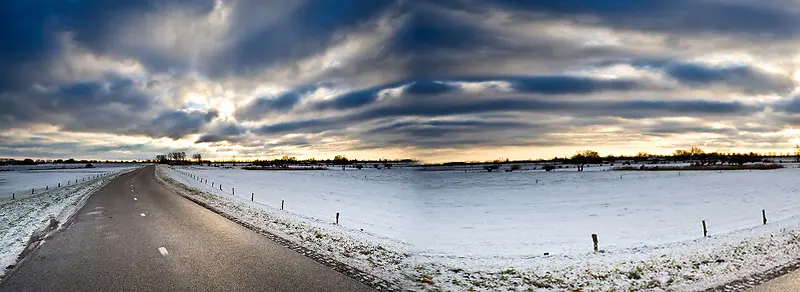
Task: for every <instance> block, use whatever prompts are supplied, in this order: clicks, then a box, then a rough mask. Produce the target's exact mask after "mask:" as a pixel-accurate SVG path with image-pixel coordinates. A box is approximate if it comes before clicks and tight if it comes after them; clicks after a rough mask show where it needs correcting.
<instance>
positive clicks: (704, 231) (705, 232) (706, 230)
mask: <svg viewBox="0 0 800 292" xmlns="http://www.w3.org/2000/svg"><path fill="white" fill-rule="evenodd" d="M707 236H708V229H706V220H703V237H707Z"/></svg>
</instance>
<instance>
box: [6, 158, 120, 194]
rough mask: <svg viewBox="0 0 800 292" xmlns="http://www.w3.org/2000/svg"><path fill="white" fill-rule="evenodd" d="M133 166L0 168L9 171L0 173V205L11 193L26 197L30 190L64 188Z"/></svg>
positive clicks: (100, 164)
mask: <svg viewBox="0 0 800 292" xmlns="http://www.w3.org/2000/svg"><path fill="white" fill-rule="evenodd" d="M82 166H83V165H82V164H75V165H66V167H82ZM133 166H134V165H125V164H104V163H98V164H95V168H76V169H51V168H58V167H62V165H33V166H28V165H26V166H3V167H0V168H2V169H6V170H11V171H0V203H1V202H4V201H5V200H7V199H9V198H10V197H11V194H12V193H15V195H16V196H20V195H23V196H27V195H30V193H31V189H36V193H38V192H41V191H44V189H45V188H47V189H52V188H53V187H57V186H58V184H59V183H60V184H61V185H62V186H66V185H67V183H69V184H74V183H75V180H76V179H77V180H78V182H79V183H80V182H81V181H82V180H84V179H89V178H91V177H93V176H97V175H100V174H103V173H111V172H119V171H121V170H125V169H129V168H131V167H133Z"/></svg>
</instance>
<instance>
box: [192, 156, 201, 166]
mask: <svg viewBox="0 0 800 292" xmlns="http://www.w3.org/2000/svg"><path fill="white" fill-rule="evenodd" d="M192 159H194V161H196V162H197V163H198V164H200V163H201V162H203V155H201V154H200V153H195V154H192Z"/></svg>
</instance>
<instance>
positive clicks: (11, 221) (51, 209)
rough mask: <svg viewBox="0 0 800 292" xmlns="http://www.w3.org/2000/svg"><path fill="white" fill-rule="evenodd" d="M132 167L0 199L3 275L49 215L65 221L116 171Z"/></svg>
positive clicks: (46, 222)
mask: <svg viewBox="0 0 800 292" xmlns="http://www.w3.org/2000/svg"><path fill="white" fill-rule="evenodd" d="M130 169H133V167H127V168H124V169H121V168H115V169H105V170H108V171H110V172H111V173H109V174H108V175H105V176H100V177H97V178H94V179H89V180H87V181H80V182H78V184H74V183H73V184H70V185H69V186H64V187H61V188H55V189H50V190H48V191H46V192H42V193H40V194H36V195H34V196H28V197H24V198H20V199H16V200H10V199H9V200H4V201H0V246H3V248H2V249H0V276H3V275H4V274H5V273H6V270H5V268H6V267H8V266H9V265H13V264H15V263H16V261H17V257H18V256H19V255H20V253H22V251H23V250H24V249H25V247H26V245H27V243H28V240H29V238H30V237H31V235H32V234H33V233H34V232H35V231H36V230H38V229H41V228H43V227H45V226H46V225H47V224H48V221H49V219H50V218H54V219H56V220H58V221H59V222H64V220H66V219H67V218H69V216H71V215H72V214H73V213H74V212H76V211H77V210H78V209H80V207H81V206H82V205H83V202H84V201H85V199H86V198H88V195H89V194H91V193H93V192H94V191H96V190H98V189H99V188H101V187H102V186H104V185H105V184H106V183H107V182H108V181H109V180H111V179H112V178H113V177H115V175H116V174H118V173H120V172H123V171H126V170H130ZM40 181H41V180H36V181H35V182H40ZM14 183H15V184H16V185H21V186H25V187H31V186H32V185H30V184H28V185H26V184H25V183H27V182H25V181H22V182H14Z"/></svg>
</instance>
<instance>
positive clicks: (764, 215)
mask: <svg viewBox="0 0 800 292" xmlns="http://www.w3.org/2000/svg"><path fill="white" fill-rule="evenodd" d="M761 219H763V221H764V225H767V210H764V209H761Z"/></svg>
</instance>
